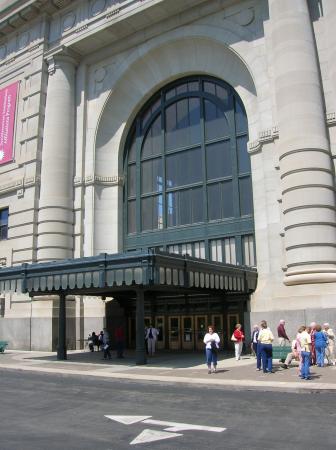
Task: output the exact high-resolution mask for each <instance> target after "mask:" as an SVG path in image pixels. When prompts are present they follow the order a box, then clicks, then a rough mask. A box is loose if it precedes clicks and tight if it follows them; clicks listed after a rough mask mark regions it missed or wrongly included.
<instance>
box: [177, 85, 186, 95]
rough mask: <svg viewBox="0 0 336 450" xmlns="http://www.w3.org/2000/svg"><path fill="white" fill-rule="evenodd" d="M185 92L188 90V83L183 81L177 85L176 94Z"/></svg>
mask: <svg viewBox="0 0 336 450" xmlns="http://www.w3.org/2000/svg"><path fill="white" fill-rule="evenodd" d="M185 92H188V83H183V84H180V85H179V86H177V87H176V95H179V94H184V93H185Z"/></svg>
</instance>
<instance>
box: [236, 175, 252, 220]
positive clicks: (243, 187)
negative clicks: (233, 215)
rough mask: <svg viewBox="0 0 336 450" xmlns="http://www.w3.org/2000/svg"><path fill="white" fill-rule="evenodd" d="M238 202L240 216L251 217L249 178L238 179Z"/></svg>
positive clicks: (250, 186)
mask: <svg viewBox="0 0 336 450" xmlns="http://www.w3.org/2000/svg"><path fill="white" fill-rule="evenodd" d="M239 200H240V214H241V215H242V216H247V215H251V214H252V212H253V205H252V185H251V177H244V178H240V180H239Z"/></svg>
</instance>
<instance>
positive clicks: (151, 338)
mask: <svg viewBox="0 0 336 450" xmlns="http://www.w3.org/2000/svg"><path fill="white" fill-rule="evenodd" d="M158 335H159V330H157V329H156V328H154V327H153V325H152V324H150V325H149V327H148V329H147V333H146V337H145V339H146V340H147V347H148V355H149V356H154V353H155V344H156V341H157V338H158Z"/></svg>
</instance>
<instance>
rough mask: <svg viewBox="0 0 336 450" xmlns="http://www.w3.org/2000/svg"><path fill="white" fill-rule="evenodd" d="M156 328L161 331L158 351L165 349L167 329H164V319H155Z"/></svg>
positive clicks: (157, 342)
mask: <svg viewBox="0 0 336 450" xmlns="http://www.w3.org/2000/svg"><path fill="white" fill-rule="evenodd" d="M155 328H156V329H157V330H159V335H158V337H157V341H156V346H157V348H158V350H162V349H164V348H165V329H164V317H163V316H157V317H155Z"/></svg>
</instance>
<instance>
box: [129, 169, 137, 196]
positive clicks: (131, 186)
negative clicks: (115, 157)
mask: <svg viewBox="0 0 336 450" xmlns="http://www.w3.org/2000/svg"><path fill="white" fill-rule="evenodd" d="M135 167H136V166H135V164H132V165H130V166H128V196H129V197H132V196H133V195H135Z"/></svg>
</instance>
